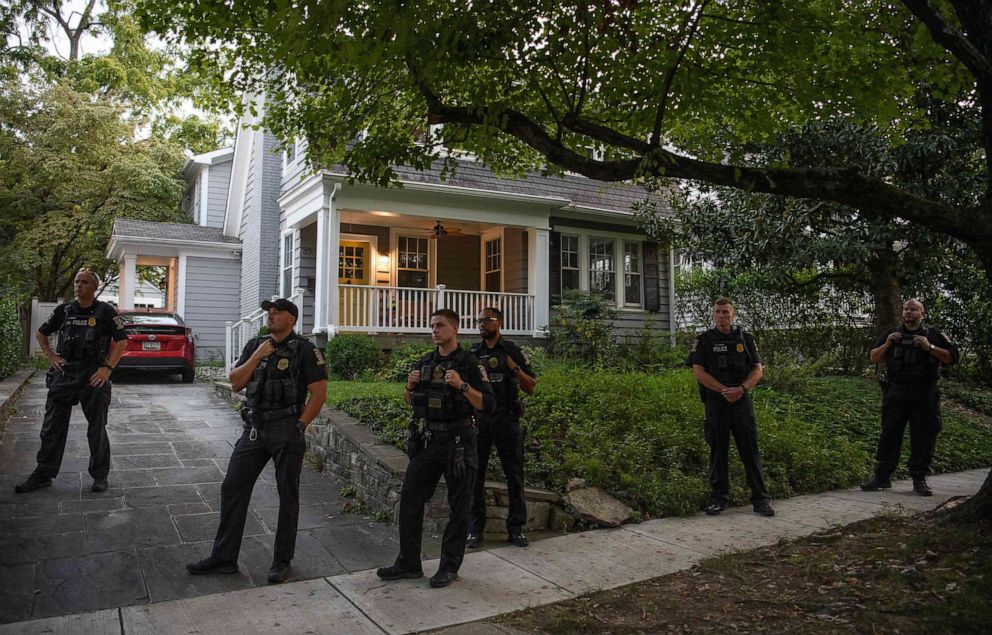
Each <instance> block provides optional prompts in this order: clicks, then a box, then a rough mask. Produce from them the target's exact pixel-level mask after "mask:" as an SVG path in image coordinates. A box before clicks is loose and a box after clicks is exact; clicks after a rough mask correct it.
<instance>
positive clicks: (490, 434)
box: [469, 417, 527, 535]
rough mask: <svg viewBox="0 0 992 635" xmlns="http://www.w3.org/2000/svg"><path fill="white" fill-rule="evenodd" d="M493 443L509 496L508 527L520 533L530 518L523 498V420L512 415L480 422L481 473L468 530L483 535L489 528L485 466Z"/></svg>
mask: <svg viewBox="0 0 992 635" xmlns="http://www.w3.org/2000/svg"><path fill="white" fill-rule="evenodd" d="M493 445H495V446H496V453H497V454H499V462H500V463H501V464H502V465H503V475H504V476H505V477H506V489H507V491H508V494H509V499H510V509H509V513H508V514H507V517H506V531H507V533H508V534H510V535H513V534H515V533H520V531H521V530H522V529H523V526H524V524H526V522H527V502H526V499H525V498H524V435H523V432H522V431H521V430H520V421H518V420H516V419H511V418H509V417H507V418H506V419H504V420H503V421H499V422H492V423H480V424H479V473H478V474H477V477H476V479H475V488H474V491H473V496H472V519H471V522H470V523H469V533H473V534H479V535H482V533H483V532H484V531H485V530H486V466H487V465H488V464H489V454H490V452H492V449H493Z"/></svg>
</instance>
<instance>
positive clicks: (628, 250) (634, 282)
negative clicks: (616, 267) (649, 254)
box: [623, 240, 641, 306]
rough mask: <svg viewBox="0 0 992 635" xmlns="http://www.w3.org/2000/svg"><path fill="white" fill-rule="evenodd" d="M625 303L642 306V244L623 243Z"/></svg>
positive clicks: (626, 241) (627, 241)
mask: <svg viewBox="0 0 992 635" xmlns="http://www.w3.org/2000/svg"><path fill="white" fill-rule="evenodd" d="M623 303H624V305H626V306H641V243H635V242H632V241H629V240H625V241H623Z"/></svg>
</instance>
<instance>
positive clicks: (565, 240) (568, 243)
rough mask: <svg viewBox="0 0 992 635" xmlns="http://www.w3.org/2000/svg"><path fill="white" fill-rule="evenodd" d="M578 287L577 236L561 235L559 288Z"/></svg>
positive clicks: (563, 289)
mask: <svg viewBox="0 0 992 635" xmlns="http://www.w3.org/2000/svg"><path fill="white" fill-rule="evenodd" d="M578 288H579V237H578V236H565V235H562V237H561V290H562V291H565V290H566V289H578Z"/></svg>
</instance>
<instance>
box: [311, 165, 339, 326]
mask: <svg viewBox="0 0 992 635" xmlns="http://www.w3.org/2000/svg"><path fill="white" fill-rule="evenodd" d="M339 191H341V184H340V183H335V184H334V185H333V186H332V187H330V188H327V187H326V186H325V194H324V204H323V205H322V206H321V208H320V211H318V212H317V267H316V268H317V272H316V278H317V279H316V281H315V285H314V295H315V296H316V297H314V320H313V330H314V332H315V333H327V334H328V336H333V334H334V332H335V330H336V326H337V323H338V243H339V242H340V237H341V223H340V222H339V214H338V211H337V203H336V201H335V198H336V197H337V193H338V192H339Z"/></svg>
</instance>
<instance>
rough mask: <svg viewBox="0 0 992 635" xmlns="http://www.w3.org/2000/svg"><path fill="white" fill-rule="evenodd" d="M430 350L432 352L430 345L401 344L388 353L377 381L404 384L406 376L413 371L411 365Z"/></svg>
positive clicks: (432, 347)
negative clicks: (402, 382)
mask: <svg viewBox="0 0 992 635" xmlns="http://www.w3.org/2000/svg"><path fill="white" fill-rule="evenodd" d="M432 350H434V346H433V345H432V344H427V343H414V344H403V345H402V346H400V347H399V348H397V349H394V350H393V351H391V352H390V353H389V358H388V359H387V360H386V364H385V365H384V366H383V368H382V370H380V371H379V374H378V377H379V379H384V380H386V381H404V382H405V381H406V377H407V375H409V374H410V371H411V370H412V369H413V364H414V363H415V362H416V361H417V360H418V359H420V358H421V357H423V356H424V355H426V354H427V353H430V352H431V351H432Z"/></svg>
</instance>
